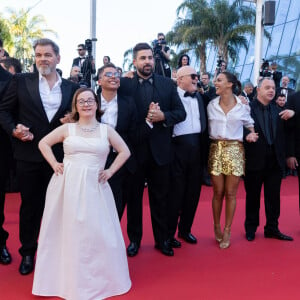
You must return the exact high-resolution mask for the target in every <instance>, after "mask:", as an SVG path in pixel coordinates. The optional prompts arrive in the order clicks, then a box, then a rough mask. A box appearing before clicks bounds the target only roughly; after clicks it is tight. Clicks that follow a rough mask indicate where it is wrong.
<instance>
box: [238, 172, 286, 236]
mask: <svg viewBox="0 0 300 300" xmlns="http://www.w3.org/2000/svg"><path fill="white" fill-rule="evenodd" d="M281 178H282V171H281V170H280V169H279V167H278V168H276V167H274V168H269V169H268V168H266V169H264V170H259V171H247V170H246V173H245V178H244V184H245V190H246V220H245V229H246V232H247V231H251V232H256V228H257V227H258V226H259V209H260V194H261V189H262V185H264V198H265V214H266V220H267V222H266V225H265V230H268V231H276V230H277V229H278V219H279V216H280V185H281Z"/></svg>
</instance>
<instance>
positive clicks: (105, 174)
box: [98, 169, 113, 182]
mask: <svg viewBox="0 0 300 300" xmlns="http://www.w3.org/2000/svg"><path fill="white" fill-rule="evenodd" d="M112 176H113V172H112V171H111V170H110V169H106V170H103V171H100V172H99V176H98V182H101V181H102V182H106V181H107V180H108V179H109V178H111V177H112Z"/></svg>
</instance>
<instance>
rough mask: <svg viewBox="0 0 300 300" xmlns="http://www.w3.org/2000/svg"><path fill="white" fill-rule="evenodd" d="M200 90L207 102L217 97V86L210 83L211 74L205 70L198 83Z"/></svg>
mask: <svg viewBox="0 0 300 300" xmlns="http://www.w3.org/2000/svg"><path fill="white" fill-rule="evenodd" d="M197 88H198V92H199V93H200V94H201V95H202V98H203V99H204V102H205V104H206V105H207V104H208V103H209V101H210V100H212V99H214V98H216V97H217V95H216V88H215V87H214V86H211V85H210V74H209V73H208V72H203V73H202V76H201V79H200V80H199V81H198V83H197Z"/></svg>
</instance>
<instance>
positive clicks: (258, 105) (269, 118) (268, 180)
mask: <svg viewBox="0 0 300 300" xmlns="http://www.w3.org/2000/svg"><path fill="white" fill-rule="evenodd" d="M274 96H275V84H274V81H273V80H272V79H270V78H267V77H265V78H262V79H261V80H260V81H259V83H258V85H257V99H256V100H253V101H252V102H251V103H250V107H251V117H252V118H253V120H254V122H255V124H254V127H255V132H257V133H258V136H259V138H258V140H257V142H256V143H248V142H247V141H245V142H244V145H245V158H246V168H245V178H244V183H245V190H246V220H245V230H246V238H247V240H248V241H253V240H254V238H255V232H256V229H257V227H258V226H259V208H260V194H261V188H262V185H264V200H265V212H266V225H265V227H264V236H265V237H266V238H276V239H280V240H285V241H292V240H293V238H292V237H290V236H287V235H285V234H283V233H281V232H280V231H279V229H278V219H279V216H280V185H281V178H282V173H283V171H284V169H285V142H284V141H285V132H284V131H285V129H284V121H283V120H282V119H287V118H289V117H290V116H292V115H293V112H292V111H289V110H284V111H281V112H280V110H279V108H278V107H277V106H276V105H275V104H274V103H273V102H272V99H273V98H274ZM246 133H247V132H246Z"/></svg>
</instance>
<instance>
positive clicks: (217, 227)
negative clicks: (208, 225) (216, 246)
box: [214, 224, 223, 243]
mask: <svg viewBox="0 0 300 300" xmlns="http://www.w3.org/2000/svg"><path fill="white" fill-rule="evenodd" d="M214 232H215V239H216V241H217V242H218V243H221V241H222V239H223V233H222V231H221V225H220V224H214Z"/></svg>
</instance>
